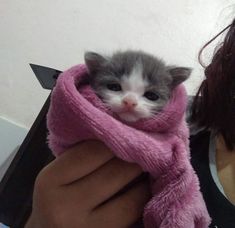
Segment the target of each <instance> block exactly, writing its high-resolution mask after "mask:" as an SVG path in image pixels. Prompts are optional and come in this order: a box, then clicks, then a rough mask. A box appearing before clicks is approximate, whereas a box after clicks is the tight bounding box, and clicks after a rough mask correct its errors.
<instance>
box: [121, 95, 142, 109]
mask: <svg viewBox="0 0 235 228" xmlns="http://www.w3.org/2000/svg"><path fill="white" fill-rule="evenodd" d="M122 104H123V106H124V108H125V109H127V110H132V109H134V108H135V107H136V106H137V104H138V103H137V100H136V99H133V98H130V97H125V98H123V100H122Z"/></svg>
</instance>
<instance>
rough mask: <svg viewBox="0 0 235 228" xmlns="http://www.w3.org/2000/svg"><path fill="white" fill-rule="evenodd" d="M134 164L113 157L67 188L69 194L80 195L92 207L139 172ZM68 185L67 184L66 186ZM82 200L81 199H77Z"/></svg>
mask: <svg viewBox="0 0 235 228" xmlns="http://www.w3.org/2000/svg"><path fill="white" fill-rule="evenodd" d="M141 172H142V170H141V168H140V167H139V166H137V165H136V164H130V163H128V162H124V161H122V160H120V159H118V158H113V159H112V160H110V161H109V162H107V163H105V164H104V165H103V166H102V167H100V168H99V169H97V170H96V171H95V172H93V173H91V174H89V175H87V176H85V177H84V178H82V179H80V180H78V181H77V182H76V183H73V184H72V185H71V186H70V188H67V189H68V191H69V192H70V194H74V195H78V189H79V195H80V196H82V198H83V199H84V196H86V197H85V200H86V203H87V204H89V205H90V208H91V209H93V208H94V205H99V204H101V203H103V202H104V201H106V200H107V199H109V198H110V197H111V196H113V195H114V194H115V193H117V192H118V191H119V190H121V189H122V188H123V187H124V186H125V185H127V184H128V183H129V182H131V181H132V180H133V179H135V178H136V177H137V176H139V175H140V174H141ZM68 187H69V186H68ZM79 200H82V199H79Z"/></svg>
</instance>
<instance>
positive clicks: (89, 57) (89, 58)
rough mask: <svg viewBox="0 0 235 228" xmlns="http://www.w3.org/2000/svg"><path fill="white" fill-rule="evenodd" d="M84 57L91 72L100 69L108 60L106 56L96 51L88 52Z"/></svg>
mask: <svg viewBox="0 0 235 228" xmlns="http://www.w3.org/2000/svg"><path fill="white" fill-rule="evenodd" d="M84 59H85V63H86V65H87V68H88V70H89V72H90V73H95V72H97V71H99V70H100V69H101V68H102V67H103V66H104V65H106V64H107V62H108V60H107V59H106V58H105V57H103V56H102V55H100V54H98V53H95V52H86V53H85V55H84Z"/></svg>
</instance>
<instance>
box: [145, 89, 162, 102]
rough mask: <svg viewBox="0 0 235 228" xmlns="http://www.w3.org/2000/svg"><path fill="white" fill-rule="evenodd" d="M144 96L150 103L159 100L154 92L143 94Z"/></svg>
mask: <svg viewBox="0 0 235 228" xmlns="http://www.w3.org/2000/svg"><path fill="white" fill-rule="evenodd" d="M144 96H145V97H146V98H147V99H149V100H150V101H156V100H158V99H159V95H158V94H156V93H154V92H150V91H148V92H145V94H144Z"/></svg>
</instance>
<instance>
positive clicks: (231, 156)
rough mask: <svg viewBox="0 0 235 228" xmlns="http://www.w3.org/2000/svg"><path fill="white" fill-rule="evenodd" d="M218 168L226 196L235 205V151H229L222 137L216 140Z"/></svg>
mask: <svg viewBox="0 0 235 228" xmlns="http://www.w3.org/2000/svg"><path fill="white" fill-rule="evenodd" d="M216 166H217V172H218V176H219V180H220V183H221V184H222V186H223V189H224V192H225V195H226V196H227V198H228V199H229V201H230V202H232V203H233V204H235V191H234V189H235V150H233V151H229V150H228V149H227V147H226V145H225V142H224V140H223V137H222V136H221V135H220V136H218V137H217V138H216Z"/></svg>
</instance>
